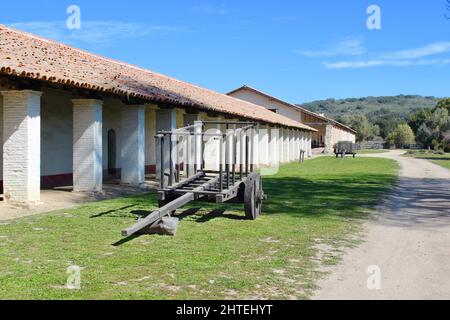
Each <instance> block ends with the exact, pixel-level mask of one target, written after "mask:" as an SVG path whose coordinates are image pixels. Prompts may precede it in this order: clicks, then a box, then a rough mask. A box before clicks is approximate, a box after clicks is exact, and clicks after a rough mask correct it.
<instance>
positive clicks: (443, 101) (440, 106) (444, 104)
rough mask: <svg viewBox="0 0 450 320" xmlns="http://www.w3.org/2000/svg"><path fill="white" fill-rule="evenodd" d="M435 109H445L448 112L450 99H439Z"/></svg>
mask: <svg viewBox="0 0 450 320" xmlns="http://www.w3.org/2000/svg"><path fill="white" fill-rule="evenodd" d="M436 109H446V110H447V111H450V98H445V99H441V100H440V101H439V102H438V104H437V105H436Z"/></svg>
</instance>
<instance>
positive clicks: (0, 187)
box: [0, 94, 3, 194]
mask: <svg viewBox="0 0 450 320" xmlns="http://www.w3.org/2000/svg"><path fill="white" fill-rule="evenodd" d="M2 193H3V99H2V96H1V94H0V194H2Z"/></svg>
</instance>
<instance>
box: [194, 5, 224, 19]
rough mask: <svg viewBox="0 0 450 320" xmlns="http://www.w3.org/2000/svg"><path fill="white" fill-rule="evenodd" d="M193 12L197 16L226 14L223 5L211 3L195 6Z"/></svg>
mask: <svg viewBox="0 0 450 320" xmlns="http://www.w3.org/2000/svg"><path fill="white" fill-rule="evenodd" d="M194 12H195V13H197V14H205V15H220V16H224V15H226V14H228V9H227V7H226V6H225V5H224V4H221V5H213V4H211V3H203V4H201V5H198V6H195V7H194Z"/></svg>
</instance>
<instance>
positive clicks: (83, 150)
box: [72, 99, 103, 192]
mask: <svg viewBox="0 0 450 320" xmlns="http://www.w3.org/2000/svg"><path fill="white" fill-rule="evenodd" d="M72 103H73V190H74V191H75V192H101V191H102V186H103V164H102V154H103V141H102V127H103V112H102V109H103V108H102V106H103V101H101V100H94V99H74V100H72Z"/></svg>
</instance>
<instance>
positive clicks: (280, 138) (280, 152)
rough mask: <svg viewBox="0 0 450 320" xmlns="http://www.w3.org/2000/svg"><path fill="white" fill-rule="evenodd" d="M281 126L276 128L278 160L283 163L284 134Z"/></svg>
mask: <svg viewBox="0 0 450 320" xmlns="http://www.w3.org/2000/svg"><path fill="white" fill-rule="evenodd" d="M283 131H284V129H283V128H279V129H278V161H279V163H284V136H283Z"/></svg>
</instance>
